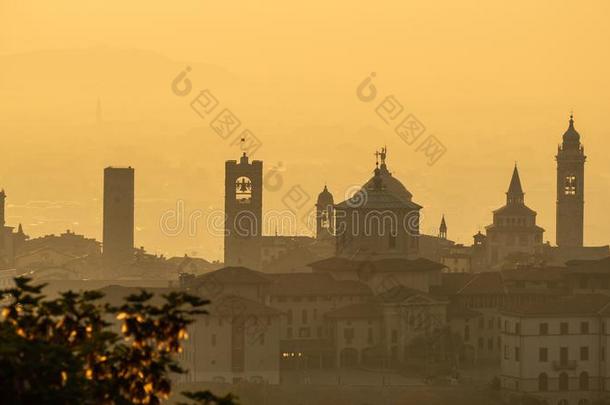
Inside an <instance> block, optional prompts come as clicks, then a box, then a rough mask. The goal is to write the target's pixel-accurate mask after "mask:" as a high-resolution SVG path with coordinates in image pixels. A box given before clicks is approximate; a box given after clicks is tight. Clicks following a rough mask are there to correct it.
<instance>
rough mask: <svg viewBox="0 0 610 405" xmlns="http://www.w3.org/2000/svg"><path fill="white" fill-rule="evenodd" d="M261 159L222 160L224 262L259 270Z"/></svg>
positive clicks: (261, 219)
mask: <svg viewBox="0 0 610 405" xmlns="http://www.w3.org/2000/svg"><path fill="white" fill-rule="evenodd" d="M262 221H263V162H262V161H260V160H253V161H252V162H251V163H250V162H249V161H248V156H247V155H246V153H245V152H244V154H243V155H242V157H241V159H240V160H239V163H238V162H237V161H235V160H228V161H226V162H225V255H224V256H225V265H227V266H244V267H248V268H250V269H253V270H260V267H261V250H262V235H261V234H262V225H263V222H262Z"/></svg>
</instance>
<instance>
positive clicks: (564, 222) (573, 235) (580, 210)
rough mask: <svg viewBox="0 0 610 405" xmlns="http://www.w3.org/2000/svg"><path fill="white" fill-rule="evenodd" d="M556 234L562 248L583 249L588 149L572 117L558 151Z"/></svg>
mask: <svg viewBox="0 0 610 405" xmlns="http://www.w3.org/2000/svg"><path fill="white" fill-rule="evenodd" d="M555 158H556V160H557V219H556V221H557V224H556V225H557V234H556V243H557V246H559V247H564V246H565V247H582V245H583V229H584V204H585V202H584V196H585V190H584V185H585V160H586V159H587V157H586V156H585V148H584V147H583V146H582V144H581V143H580V134H579V133H578V132H577V131H576V129H575V128H574V117H573V116H572V115H570V121H569V126H568V129H567V130H566V132H565V133H564V134H563V142H562V143H561V145H559V147H558V148H557V156H556V157H555Z"/></svg>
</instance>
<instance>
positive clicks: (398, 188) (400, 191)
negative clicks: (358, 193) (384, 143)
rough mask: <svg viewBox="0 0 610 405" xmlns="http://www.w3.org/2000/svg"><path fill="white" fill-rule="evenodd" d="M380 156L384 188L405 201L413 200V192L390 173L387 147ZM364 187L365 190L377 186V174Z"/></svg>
mask: <svg viewBox="0 0 610 405" xmlns="http://www.w3.org/2000/svg"><path fill="white" fill-rule="evenodd" d="M380 156H381V165H380V166H379V176H380V177H381V183H382V185H383V188H384V189H385V190H386V191H388V192H389V193H390V194H392V195H393V196H394V197H397V198H399V199H401V200H403V201H411V200H412V198H413V194H411V193H410V192H409V190H407V188H406V187H405V186H404V185H403V184H402V183H401V182H400V180H398V179H397V178H396V177H393V176H392V173H390V171H389V170H388V167H387V166H386V163H385V160H386V156H387V149H386V148H383V149H382V150H381V153H380ZM362 188H363V189H365V190H369V189H372V188H375V176H373V177H371V178H370V179H369V181H367V182H366V183H365V184H364V186H363V187H362Z"/></svg>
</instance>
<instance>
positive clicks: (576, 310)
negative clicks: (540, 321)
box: [502, 294, 610, 317]
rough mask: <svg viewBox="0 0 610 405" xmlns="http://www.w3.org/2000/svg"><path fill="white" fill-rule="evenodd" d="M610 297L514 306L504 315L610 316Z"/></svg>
mask: <svg viewBox="0 0 610 405" xmlns="http://www.w3.org/2000/svg"><path fill="white" fill-rule="evenodd" d="M609 307H610V297H609V296H607V295H602V294H576V295H570V296H564V297H561V298H558V299H556V300H551V301H547V302H531V303H527V304H512V305H510V304H509V305H508V306H507V307H505V308H504V309H503V310H502V313H503V314H513V315H520V316H531V317H537V316H563V317H567V316H595V315H599V314H603V315H608V314H610V310H609Z"/></svg>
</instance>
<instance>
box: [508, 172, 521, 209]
mask: <svg viewBox="0 0 610 405" xmlns="http://www.w3.org/2000/svg"><path fill="white" fill-rule="evenodd" d="M523 196H524V193H523V188H522V187H521V179H520V178H519V170H518V169H517V164H516V163H515V168H514V170H513V177H512V178H511V179H510V186H508V191H507V192H506V204H507V205H513V204H523Z"/></svg>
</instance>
